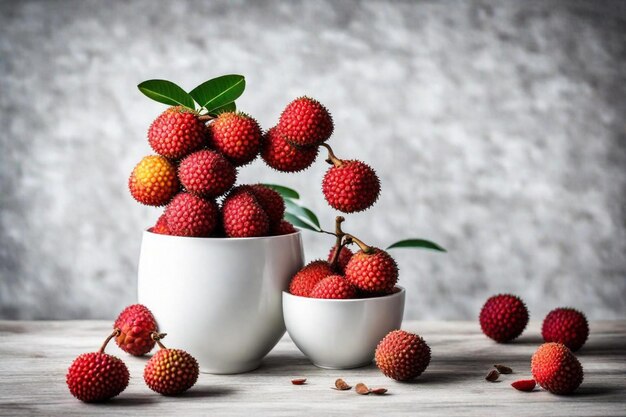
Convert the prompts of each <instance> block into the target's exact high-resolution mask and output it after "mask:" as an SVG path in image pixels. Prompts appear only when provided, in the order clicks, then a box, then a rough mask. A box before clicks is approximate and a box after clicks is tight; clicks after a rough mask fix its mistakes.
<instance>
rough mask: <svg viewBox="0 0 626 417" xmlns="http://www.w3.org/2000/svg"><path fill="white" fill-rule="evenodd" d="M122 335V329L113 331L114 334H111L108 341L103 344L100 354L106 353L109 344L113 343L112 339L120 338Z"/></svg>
mask: <svg viewBox="0 0 626 417" xmlns="http://www.w3.org/2000/svg"><path fill="white" fill-rule="evenodd" d="M120 333H121V331H120V329H113V333H111V334H110V335H109V337H107V338H106V340H105V341H104V343H103V344H102V346H100V350H99V352H100V353H104V349H105V348H106V347H107V345H108V344H109V342H110V341H111V339H113V338H114V337H117V336H119V335H120Z"/></svg>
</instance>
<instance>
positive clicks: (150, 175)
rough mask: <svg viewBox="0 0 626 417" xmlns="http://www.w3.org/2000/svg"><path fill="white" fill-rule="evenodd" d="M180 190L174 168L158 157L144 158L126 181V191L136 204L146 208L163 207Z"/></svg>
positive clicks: (168, 162) (166, 160) (167, 161)
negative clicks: (127, 190) (146, 206)
mask: <svg viewBox="0 0 626 417" xmlns="http://www.w3.org/2000/svg"><path fill="white" fill-rule="evenodd" d="M179 188H180V184H179V183H178V176H177V175H176V167H175V166H174V164H172V163H171V162H170V161H169V160H168V159H166V158H164V157H162V156H159V155H150V156H146V157H144V158H143V159H142V160H141V161H140V162H139V163H138V164H137V165H136V166H135V169H133V172H132V173H131V174H130V178H129V179H128V189H129V190H130V193H131V195H132V196H133V198H134V199H135V200H137V201H138V202H140V203H142V204H145V205H148V206H164V205H166V204H167V203H169V202H170V200H171V199H172V197H174V195H176V193H177V192H178V190H179Z"/></svg>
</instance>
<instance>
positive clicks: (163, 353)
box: [143, 348, 200, 395]
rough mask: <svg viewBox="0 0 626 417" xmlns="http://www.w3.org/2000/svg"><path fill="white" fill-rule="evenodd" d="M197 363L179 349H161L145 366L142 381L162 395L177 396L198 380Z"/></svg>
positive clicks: (198, 370)
mask: <svg viewBox="0 0 626 417" xmlns="http://www.w3.org/2000/svg"><path fill="white" fill-rule="evenodd" d="M199 372H200V369H199V367H198V362H197V361H196V359H195V358H194V357H193V356H191V355H190V354H189V353H187V352H185V351H184V350H181V349H167V348H162V349H160V350H159V351H158V352H157V353H155V354H154V355H153V356H152V358H150V360H149V361H148V363H147V364H146V367H145V368H144V372H143V379H144V381H146V384H147V385H148V387H149V388H150V389H151V390H153V391H155V392H158V393H159V394H162V395H178V394H181V393H183V392H185V391H187V390H188V389H189V388H191V387H193V386H194V385H195V383H196V381H197V380H198V375H199Z"/></svg>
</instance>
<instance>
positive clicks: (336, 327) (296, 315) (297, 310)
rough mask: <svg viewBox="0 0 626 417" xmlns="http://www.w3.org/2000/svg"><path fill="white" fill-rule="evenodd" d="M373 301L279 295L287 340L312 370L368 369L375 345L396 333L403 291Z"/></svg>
mask: <svg viewBox="0 0 626 417" xmlns="http://www.w3.org/2000/svg"><path fill="white" fill-rule="evenodd" d="M397 288H398V289H399V291H397V292H395V293H393V294H390V295H386V296H383V297H375V298H362V299H354V300H326V299H319V298H308V297H299V296H297V295H292V294H289V293H288V292H287V291H285V292H283V314H284V316H285V325H286V326H287V332H288V333H289V336H290V337H291V339H292V340H293V342H294V343H295V344H296V346H297V347H298V349H300V350H301V351H302V353H304V354H305V355H306V356H307V357H308V358H309V359H310V360H311V362H313V364H314V365H315V366H318V367H320V368H329V369H350V368H358V367H361V366H365V365H368V364H369V363H370V362H371V361H372V359H374V352H375V350H376V346H377V345H378V342H380V341H381V339H382V338H383V337H385V335H386V334H387V333H389V332H390V331H392V330H395V329H399V328H400V326H401V325H402V316H403V315H404V299H405V290H404V288H402V287H397Z"/></svg>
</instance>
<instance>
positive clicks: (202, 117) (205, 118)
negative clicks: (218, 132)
mask: <svg viewBox="0 0 626 417" xmlns="http://www.w3.org/2000/svg"><path fill="white" fill-rule="evenodd" d="M213 119H215V117H213V116H211V115H210V114H202V115H200V116H198V120H200V121H201V122H208V121H209V120H213Z"/></svg>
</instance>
